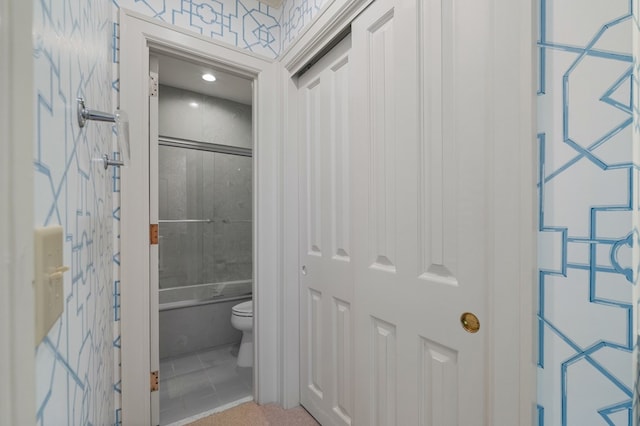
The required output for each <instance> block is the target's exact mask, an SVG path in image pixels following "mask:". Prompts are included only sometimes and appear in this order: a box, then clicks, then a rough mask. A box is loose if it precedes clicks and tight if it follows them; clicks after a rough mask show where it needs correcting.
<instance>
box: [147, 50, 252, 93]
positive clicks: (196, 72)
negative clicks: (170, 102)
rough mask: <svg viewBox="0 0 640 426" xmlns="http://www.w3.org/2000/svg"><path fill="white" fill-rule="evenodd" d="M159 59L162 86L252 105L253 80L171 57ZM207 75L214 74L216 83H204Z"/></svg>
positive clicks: (159, 56) (160, 57)
mask: <svg viewBox="0 0 640 426" xmlns="http://www.w3.org/2000/svg"><path fill="white" fill-rule="evenodd" d="M158 58H159V64H160V65H159V70H160V72H159V74H160V84H164V85H167V86H172V87H177V88H178V89H185V90H190V91H192V92H196V93H201V94H204V95H209V96H214V97H217V98H222V99H228V100H231V101H235V102H240V103H242V104H245V105H251V99H252V90H251V85H252V82H251V80H248V79H246V78H242V77H237V76H235V75H232V74H229V73H225V72H222V71H218V70H216V69H214V68H212V67H210V66H208V65H202V64H196V63H192V62H187V61H184V60H182V59H176V58H172V57H170V56H161V55H158ZM205 73H211V74H213V75H214V76H215V77H216V81H214V82H211V83H209V82H206V81H204V80H203V79H202V74H205Z"/></svg>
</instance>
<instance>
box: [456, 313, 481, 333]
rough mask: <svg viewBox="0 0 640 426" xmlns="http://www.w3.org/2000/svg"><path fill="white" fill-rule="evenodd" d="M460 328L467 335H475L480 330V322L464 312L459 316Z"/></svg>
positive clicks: (472, 315) (475, 317)
mask: <svg viewBox="0 0 640 426" xmlns="http://www.w3.org/2000/svg"><path fill="white" fill-rule="evenodd" d="M460 323H461V324H462V328H464V329H465V331H468V332H469V333H477V332H478V330H480V320H479V319H478V317H477V316H475V315H474V314H472V313H471V312H465V313H464V314H462V315H461V316H460Z"/></svg>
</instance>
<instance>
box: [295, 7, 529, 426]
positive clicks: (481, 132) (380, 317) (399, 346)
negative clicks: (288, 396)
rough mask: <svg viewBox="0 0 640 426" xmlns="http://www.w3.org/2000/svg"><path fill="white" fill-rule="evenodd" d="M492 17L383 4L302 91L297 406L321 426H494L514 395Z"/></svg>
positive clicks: (310, 75) (308, 77) (360, 21)
mask: <svg viewBox="0 0 640 426" xmlns="http://www.w3.org/2000/svg"><path fill="white" fill-rule="evenodd" d="M490 3H491V2H489V1H473V0H454V1H449V0H447V1H445V0H428V1H416V0H376V1H374V2H373V3H372V4H371V5H370V6H369V7H368V8H367V9H366V10H365V11H364V12H363V13H362V14H360V15H359V16H358V17H357V18H356V19H355V20H354V21H353V23H352V26H351V29H352V31H351V35H350V36H349V37H348V38H347V39H345V40H344V41H342V42H341V43H340V44H339V45H338V46H337V47H335V48H334V49H333V50H332V51H331V52H330V53H329V54H327V55H326V56H325V57H323V58H322V59H321V60H320V61H319V62H318V63H316V64H315V65H314V66H313V67H312V68H311V69H309V70H308V71H307V72H306V73H305V74H303V75H302V76H301V77H300V79H299V81H298V96H299V98H298V101H299V104H298V105H299V111H300V114H301V120H300V123H301V124H300V125H299V141H300V152H301V154H300V171H301V179H300V198H299V202H300V219H301V222H300V223H301V229H300V235H301V238H300V244H301V245H300V265H301V275H300V283H301V291H300V307H301V308H300V321H301V359H300V362H301V400H302V404H303V405H304V406H305V407H306V408H307V409H308V410H309V411H310V412H311V413H312V414H313V415H314V416H315V417H316V418H317V419H318V420H319V421H320V422H321V423H322V424H323V425H349V424H355V425H358V426H360V425H361V426H369V425H379V426H392V425H407V426H408V425H429V426H454V425H485V424H487V425H488V424H492V420H491V416H492V414H490V413H489V410H495V407H494V406H493V404H494V402H495V401H493V400H492V396H491V395H493V394H494V393H495V392H501V393H502V394H506V395H508V394H509V393H515V394H517V391H518V388H517V386H518V385H517V383H519V382H518V379H517V378H514V381H513V383H516V385H512V384H509V383H506V382H505V383H495V380H494V377H496V375H495V374H494V372H493V370H492V369H494V368H495V366H494V364H493V363H494V361H495V360H496V359H497V358H496V357H494V356H493V354H492V350H498V349H500V348H498V347H497V346H492V344H491V343H490V342H491V339H492V335H491V333H490V331H489V330H490V327H491V318H492V316H491V310H490V309H489V307H490V306H491V303H492V302H491V291H492V286H490V285H489V277H490V276H491V274H492V273H494V272H492V271H494V269H492V268H495V267H496V266H495V265H496V264H497V263H496V262H495V259H494V258H493V257H492V256H493V255H492V253H493V246H492V244H493V242H494V236H495V234H493V233H494V232H495V231H494V229H495V227H494V226H495V225H494V223H493V222H492V221H493V220H494V218H493V217H492V216H491V211H492V208H494V207H493V206H494V204H492V203H493V198H492V197H493V196H494V193H493V192H492V191H493V189H492V188H494V186H492V185H495V182H494V180H492V179H495V178H494V177H492V173H493V168H492V164H493V162H494V161H495V159H494V158H492V154H491V153H492V152H493V149H494V147H493V145H492V141H491V138H490V135H491V131H490V124H491V119H492V117H491V116H490V115H489V114H488V113H487V112H486V111H485V106H487V105H488V103H489V100H490V93H489V89H488V88H487V87H486V84H484V83H483V82H487V81H491V78H490V77H491V76H490V75H489V74H488V73H489V69H490V68H489V66H488V64H489V61H490V60H491V59H490V58H491V55H492V54H494V53H495V52H494V51H493V50H492V49H493V48H494V47H493V46H491V43H490V37H491V31H492V29H491V27H490V25H491V19H492V18H491V17H492V15H491V14H492V13H493V11H492V10H491V7H490ZM505 158H506V157H505ZM507 160H508V159H507ZM512 195H513V196H517V193H514V194H512ZM513 343H514V344H517V342H513ZM503 349H507V346H504V345H503V346H502V349H500V350H503ZM516 357H517V355H515V354H514V358H516ZM505 359H509V358H508V356H506V357H505ZM516 362H517V360H516ZM516 371H517V367H516ZM496 389H497V390H496ZM511 391H513V392H511ZM516 405H517V404H516ZM487 407H490V408H487ZM500 410H503V412H501V413H500V416H503V417H501V418H517V417H518V410H519V407H517V406H513V407H502V408H500ZM510 410H512V411H513V412H511V411H510ZM507 412H509V413H508V414H507V415H504V414H505V413H507ZM514 424H515V423H514Z"/></svg>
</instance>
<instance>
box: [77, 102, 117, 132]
mask: <svg viewBox="0 0 640 426" xmlns="http://www.w3.org/2000/svg"><path fill="white" fill-rule="evenodd" d="M87 121H104V122H107V123H115V122H116V115H115V114H110V113H108V112H102V111H96V110H94V109H88V108H87V107H85V105H84V99H83V98H78V125H79V126H80V127H84V125H85V124H86V123H87Z"/></svg>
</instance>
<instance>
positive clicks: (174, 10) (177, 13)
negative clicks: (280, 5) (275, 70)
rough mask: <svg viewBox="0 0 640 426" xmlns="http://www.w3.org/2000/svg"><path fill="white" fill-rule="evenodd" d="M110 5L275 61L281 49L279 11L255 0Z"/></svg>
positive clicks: (117, 0) (119, 1) (129, 0)
mask: <svg viewBox="0 0 640 426" xmlns="http://www.w3.org/2000/svg"><path fill="white" fill-rule="evenodd" d="M113 3H114V5H116V7H124V8H127V9H130V10H133V11H135V12H138V13H141V14H143V15H147V16H149V17H152V18H154V19H158V20H161V21H163V22H166V23H169V24H173V25H175V26H178V27H181V28H184V29H187V30H189V31H193V32H196V33H198V34H200V35H203V36H205V37H211V38H212V39H214V40H216V41H221V42H224V43H227V44H230V45H232V46H236V47H239V48H241V49H247V50H249V51H251V52H253V53H256V54H259V55H262V56H266V57H269V58H277V57H278V55H279V54H280V50H281V47H282V46H281V42H280V22H279V19H280V15H281V12H280V10H279V9H276V8H273V7H270V6H267V5H266V4H263V3H260V2H258V1H257V0H200V1H197V0H113Z"/></svg>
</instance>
